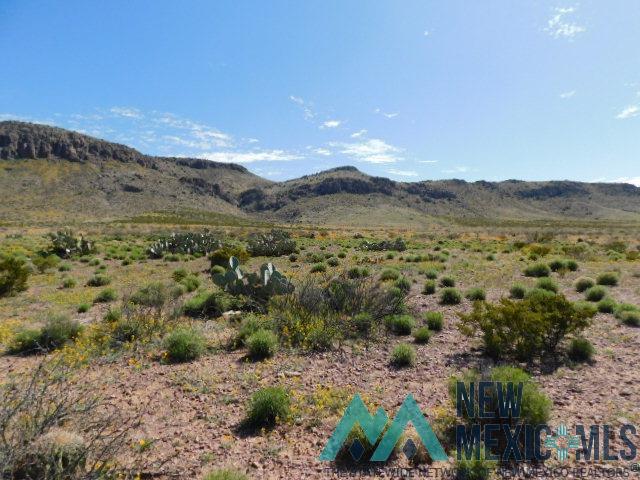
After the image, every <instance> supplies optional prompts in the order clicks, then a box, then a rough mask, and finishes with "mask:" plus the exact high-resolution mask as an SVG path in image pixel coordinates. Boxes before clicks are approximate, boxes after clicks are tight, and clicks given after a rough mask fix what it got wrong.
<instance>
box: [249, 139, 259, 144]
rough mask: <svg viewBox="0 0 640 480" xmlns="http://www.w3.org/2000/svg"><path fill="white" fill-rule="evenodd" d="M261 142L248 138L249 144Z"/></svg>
mask: <svg viewBox="0 0 640 480" xmlns="http://www.w3.org/2000/svg"><path fill="white" fill-rule="evenodd" d="M259 141H260V140H258V139H257V138H247V142H248V143H258V142H259Z"/></svg>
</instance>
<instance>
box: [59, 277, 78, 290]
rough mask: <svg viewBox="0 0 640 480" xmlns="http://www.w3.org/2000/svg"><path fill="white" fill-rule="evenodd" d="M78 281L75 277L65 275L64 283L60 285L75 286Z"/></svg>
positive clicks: (64, 286) (63, 286) (65, 286)
mask: <svg viewBox="0 0 640 480" xmlns="http://www.w3.org/2000/svg"><path fill="white" fill-rule="evenodd" d="M77 284H78V282H76V279H75V278H71V277H65V278H63V279H62V284H61V285H60V286H61V287H62V288H74V287H75V286H76V285H77Z"/></svg>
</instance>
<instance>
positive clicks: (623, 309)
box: [614, 303, 640, 319]
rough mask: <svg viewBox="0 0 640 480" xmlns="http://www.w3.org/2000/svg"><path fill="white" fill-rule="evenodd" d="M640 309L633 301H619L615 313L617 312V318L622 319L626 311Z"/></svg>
mask: <svg viewBox="0 0 640 480" xmlns="http://www.w3.org/2000/svg"><path fill="white" fill-rule="evenodd" d="M638 311H640V308H638V307H637V306H635V305H633V304H631V303H619V304H618V305H617V306H616V309H615V311H614V314H615V316H616V318H617V319H620V317H621V315H622V314H623V313H624V312H638Z"/></svg>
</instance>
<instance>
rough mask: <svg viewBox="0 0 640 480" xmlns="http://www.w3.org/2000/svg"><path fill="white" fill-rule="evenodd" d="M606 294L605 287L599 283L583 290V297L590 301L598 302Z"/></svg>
mask: <svg viewBox="0 0 640 480" xmlns="http://www.w3.org/2000/svg"><path fill="white" fill-rule="evenodd" d="M606 296H607V289H606V288H604V287H601V286H599V285H596V286H595V287H591V288H590V289H588V290H587V291H586V292H584V298H586V299H587V300H588V301H590V302H599V301H600V300H602V299H603V298H604V297H606Z"/></svg>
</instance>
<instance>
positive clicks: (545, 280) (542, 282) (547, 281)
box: [535, 277, 559, 293]
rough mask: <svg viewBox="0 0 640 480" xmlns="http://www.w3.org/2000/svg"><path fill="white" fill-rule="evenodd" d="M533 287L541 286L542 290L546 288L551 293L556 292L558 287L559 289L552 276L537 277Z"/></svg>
mask: <svg viewBox="0 0 640 480" xmlns="http://www.w3.org/2000/svg"><path fill="white" fill-rule="evenodd" d="M535 288H541V289H543V290H548V291H550V292H553V293H558V289H559V287H558V284H557V283H556V281H555V280H554V279H553V278H549V277H542V278H539V279H538V281H537V282H536V286H535Z"/></svg>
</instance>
